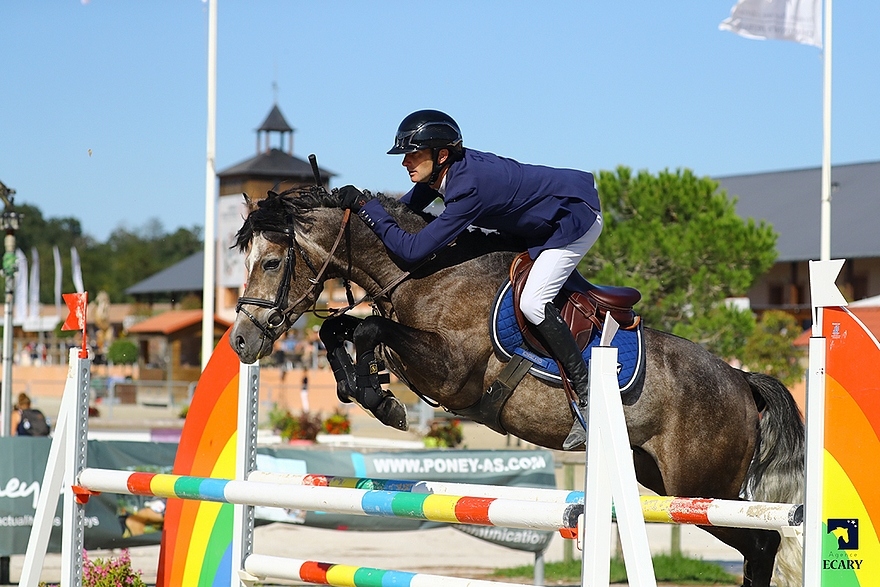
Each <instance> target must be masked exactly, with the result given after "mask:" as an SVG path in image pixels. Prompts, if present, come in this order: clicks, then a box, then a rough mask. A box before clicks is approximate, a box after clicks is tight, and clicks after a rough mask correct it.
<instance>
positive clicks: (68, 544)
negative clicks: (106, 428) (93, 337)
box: [19, 349, 91, 587]
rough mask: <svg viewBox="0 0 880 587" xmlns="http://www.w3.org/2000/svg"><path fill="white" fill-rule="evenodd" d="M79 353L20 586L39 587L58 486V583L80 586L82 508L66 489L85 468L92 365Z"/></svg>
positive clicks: (63, 403)
mask: <svg viewBox="0 0 880 587" xmlns="http://www.w3.org/2000/svg"><path fill="white" fill-rule="evenodd" d="M79 354H80V350H79V349H70V363H69V368H68V370H67V381H66V383H65V385H64V395H63V396H62V398H61V410H60V412H59V414H58V422H57V424H56V426H55V435H54V436H53V438H52V447H51V448H50V449H49V460H48V461H47V463H46V472H45V473H44V475H43V483H42V485H41V486H40V487H41V492H40V499H39V501H38V502H37V511H36V513H35V514H34V523H33V526H31V535H30V538H29V539H28V545H27V550H26V552H25V557H24V564H23V567H22V571H21V579H20V580H19V585H20V586H21V587H37V584H38V583H39V581H40V571H41V570H42V568H43V561H44V560H45V558H46V550H47V547H48V545H49V535H50V534H51V532H52V523H53V519H54V517H55V509H56V508H57V505H58V498H59V497H61V496H62V492H61V488H62V484H63V486H64V487H66V488H68V490H67V491H65V492H64V493H63V501H62V505H63V507H64V512H63V515H62V530H61V536H62V542H61V584H62V585H65V586H72V587H78V586H79V585H81V584H82V567H83V533H84V531H85V523H84V522H85V506H84V504H80V503H78V502H77V501H76V496H75V495H74V493H73V491H71V490H70V488H71V487H72V486H74V485H76V479H77V478H78V476H79V473H80V472H81V471H82V470H83V469H85V467H86V456H87V449H88V426H89V389H90V385H89V382H90V380H91V371H90V368H91V361H90V360H89V359H88V357H85V358H80V356H79Z"/></svg>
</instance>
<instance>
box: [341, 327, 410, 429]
mask: <svg viewBox="0 0 880 587" xmlns="http://www.w3.org/2000/svg"><path fill="white" fill-rule="evenodd" d="M381 325H382V321H381V320H376V319H373V318H366V319H364V320H361V321H360V322H359V324H358V325H357V327H356V328H355V329H354V332H353V333H352V340H353V341H354V348H355V352H356V353H357V360H356V361H355V373H356V376H357V379H356V382H357V383H356V391H355V399H357V401H358V403H359V404H361V405H362V406H363V407H364V408H366V409H367V410H369V411H370V412H372V413H373V415H374V416H376V418H377V419H378V420H379V421H380V422H382V423H383V424H385V425H386V426H391V427H392V428H397V429H398V430H407V429H408V428H409V425H408V424H407V421H406V408H404V407H403V404H401V403H400V400H398V399H397V398H396V397H394V394H393V393H391V392H390V391H388V390H387V389H383V388H382V384H383V383H386V384H387V383H390V377H389V375H388V373H387V372H386V371H385V362H384V361H382V360H381V359H377V358H376V346H377V345H378V344H379V342H380V340H381V336H382V326H381Z"/></svg>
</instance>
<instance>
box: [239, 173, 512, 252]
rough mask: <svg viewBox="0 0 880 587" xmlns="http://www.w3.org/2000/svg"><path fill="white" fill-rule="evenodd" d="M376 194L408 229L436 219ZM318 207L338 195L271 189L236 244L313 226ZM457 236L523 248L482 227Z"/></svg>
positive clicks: (491, 246) (333, 202) (492, 246)
mask: <svg viewBox="0 0 880 587" xmlns="http://www.w3.org/2000/svg"><path fill="white" fill-rule="evenodd" d="M376 197H377V198H379V200H380V201H381V202H382V207H383V208H385V210H386V211H387V212H388V214H390V215H391V217H392V218H394V219H395V220H396V221H397V223H398V225H399V226H400V227H401V228H403V229H404V230H406V231H407V232H418V231H419V230H421V229H422V228H424V227H425V225H427V223H428V222H430V221H431V220H433V219H434V216H433V215H431V214H428V213H425V212H416V211H415V210H413V209H411V208H409V207H408V206H407V205H406V204H403V203H402V202H400V201H399V200H397V199H395V198H391V197H388V196H385V195H383V194H381V193H379V194H376ZM317 208H337V209H338V208H340V201H339V197H338V195H337V194H336V192H335V190H334V191H333V192H328V191H326V190H324V189H319V188H308V189H303V188H300V189H294V190H288V191H286V192H282V193H280V194H278V193H275V192H272V191H270V192H269V193H268V195H267V197H265V198H263V199H261V200H257V201H256V202H255V206H253V209H252V210H251V212H250V214H248V216H247V218H245V221H244V224H243V225H242V227H241V228H240V229H239V231H238V233H237V234H236V237H235V244H234V245H233V247H237V248H238V249H239V250H240V251H242V252H245V251H246V250H247V247H248V245H249V243H250V242H251V240H252V239H253V237H254V233H257V232H262V233H267V235H271V234H273V233H275V234H277V235H279V237H280V236H281V235H286V234H290V231H291V230H292V229H293V227H294V226H295V225H302V226H310V225H311V224H312V221H313V218H312V216H311V215H310V212H312V211H314V210H315V209H317ZM270 238H271V237H270ZM458 239H459V240H462V239H468V240H471V239H474V240H475V241H478V242H472V243H470V244H472V245H474V246H479V247H480V248H484V247H485V248H486V250H487V251H488V250H498V249H504V250H523V249H524V247H523V246H522V244H521V243H520V242H518V241H515V240H512V239H511V238H510V237H507V236H504V235H502V234H498V233H489V234H486V233H484V232H482V231H479V230H476V231H468V232H465V233H463V234H462V235H460V236H459V237H458Z"/></svg>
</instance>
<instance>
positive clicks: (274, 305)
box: [235, 210, 351, 340]
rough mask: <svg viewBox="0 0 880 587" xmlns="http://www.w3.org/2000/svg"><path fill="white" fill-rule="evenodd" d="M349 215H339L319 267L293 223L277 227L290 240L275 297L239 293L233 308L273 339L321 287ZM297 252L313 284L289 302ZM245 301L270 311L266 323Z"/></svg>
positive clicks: (263, 333) (348, 212) (349, 212)
mask: <svg viewBox="0 0 880 587" xmlns="http://www.w3.org/2000/svg"><path fill="white" fill-rule="evenodd" d="M350 217H351V210H346V211H345V214H343V216H342V225H341V226H340V227H339V234H338V235H337V236H336V242H334V243H333V247H331V249H330V252H329V254H328V255H327V259H326V260H325V261H324V264H323V265H322V266H321V268H320V269H315V266H314V265H313V264H312V261H311V259H309V255H308V253H307V252H306V250H305V249H304V248H303V247H302V245H300V244H299V241H297V240H296V234H295V233H294V231H293V227H287V228H285V229H284V230H282V231H280V233H281V234H284V235H286V236H287V239H288V241H289V244H288V246H287V256H286V257H285V259H284V269H283V270H282V273H281V282H280V283H279V284H278V290H277V291H276V292H275V300H274V301H269V300H266V299H263V298H251V297H244V296H242V297H240V298H238V303H237V304H236V305H235V312H236V313H238V312H241V313H243V314H244V315H245V316H247V317H248V320H250V321H251V322H252V323H253V324H254V326H256V327H257V328H258V329H259V330H260V332H261V333H262V336H263V337H265V338H268V339H270V340H274V339H275V338H276V336H275V333H276V332H277V331H278V330H279V329H282V328H283V329H284V330H286V329H287V328H288V327H289V326H290V314H291V313H292V312H293V311H294V309H295V308H296V307H297V306H299V304H300V303H302V301H303V300H305V299H307V298H308V297H309V296H311V295H313V294H314V293H315V290H317V289H318V287H320V285H321V283H322V282H323V279H322V278H323V276H324V274H325V272H326V271H327V267H328V266H329V265H330V261H331V260H332V259H333V255H334V254H335V253H336V249H337V248H339V243H340V242H342V236H343V235H344V234H345V232H346V228H347V227H348V225H349V223H348V221H349V218H350ZM296 253H299V256H300V257H302V259H303V262H305V264H306V266H307V267H308V268H309V269H310V270H311V271H312V273H313V274H314V277H310V278H309V282H310V283H311V284H312V285H311V287H309V288H308V289H307V290H306V291H305V292H303V294H302V295H301V296H300V297H299V298H298V299H297V300H296V301H295V302H293V303H292V304H291V303H288V301H287V296H288V295H289V294H290V282H291V279H292V278H295V277H296ZM314 297H315V302H317V296H314ZM245 305H250V306H257V307H258V308H268V309H269V312H268V313H267V316H266V321H265V323H261V322H260V321H259V320H257V318H256V316H254V315H253V314H252V313H251V312H249V311H248V310H247V309H246V308H245V307H244V306H245ZM282 332H283V330H282Z"/></svg>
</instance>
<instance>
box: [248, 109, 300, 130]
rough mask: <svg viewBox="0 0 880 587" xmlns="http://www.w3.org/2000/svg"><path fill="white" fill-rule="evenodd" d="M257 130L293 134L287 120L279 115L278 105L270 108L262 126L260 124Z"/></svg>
mask: <svg viewBox="0 0 880 587" xmlns="http://www.w3.org/2000/svg"><path fill="white" fill-rule="evenodd" d="M257 130H258V131H266V132H270V131H271V132H293V130H294V129H293V127H292V126H290V125H289V124H287V120H285V118H284V115H283V114H281V110H280V109H279V108H278V104H275V105H274V106H272V110H271V111H270V112H269V115H268V116H266V120H264V121H263V124H261V125H260V128H258V129H257Z"/></svg>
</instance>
